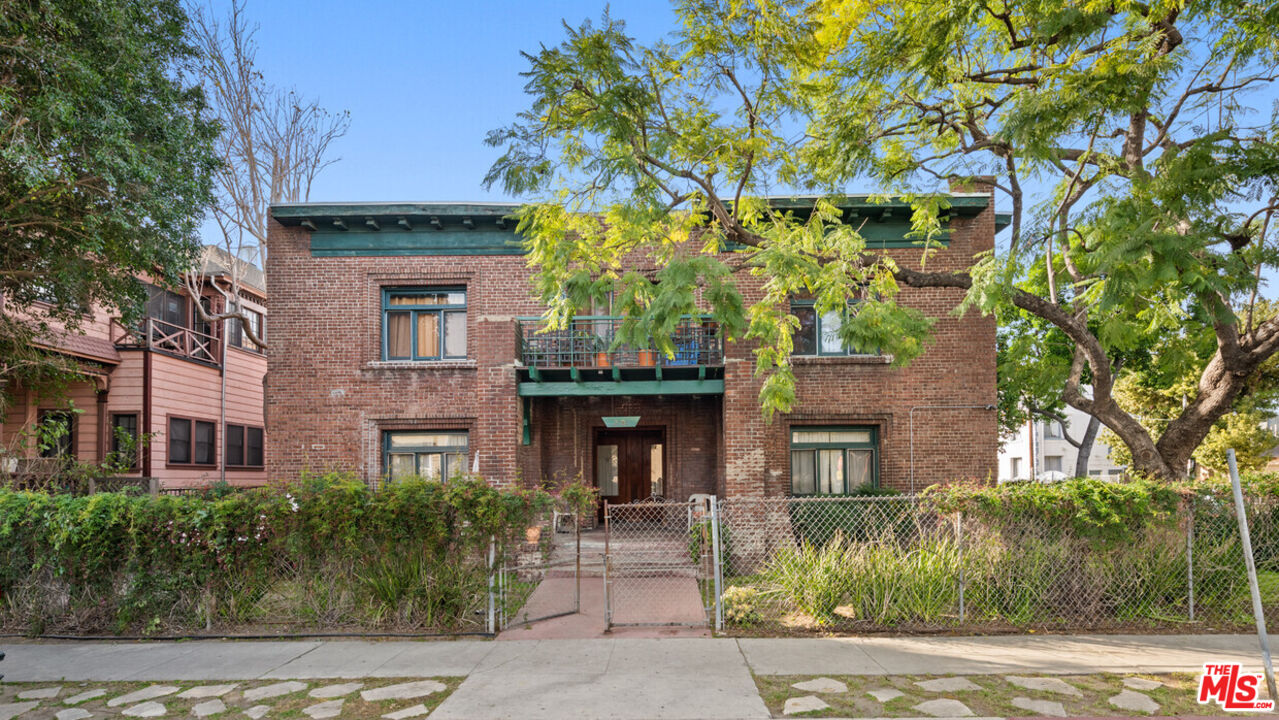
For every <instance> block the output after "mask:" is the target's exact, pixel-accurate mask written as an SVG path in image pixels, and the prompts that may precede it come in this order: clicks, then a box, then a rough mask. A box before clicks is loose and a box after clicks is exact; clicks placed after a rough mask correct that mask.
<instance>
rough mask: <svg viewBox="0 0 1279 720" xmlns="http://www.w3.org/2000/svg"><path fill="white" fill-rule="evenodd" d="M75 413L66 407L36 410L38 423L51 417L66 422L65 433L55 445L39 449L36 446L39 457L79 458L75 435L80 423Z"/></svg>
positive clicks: (42, 423) (41, 423)
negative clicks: (46, 448)
mask: <svg viewBox="0 0 1279 720" xmlns="http://www.w3.org/2000/svg"><path fill="white" fill-rule="evenodd" d="M77 414H78V413H76V412H75V411H73V410H70V409H67V408H50V409H47V410H46V409H41V410H39V411H38V413H37V414H36V422H37V423H38V424H40V425H44V424H45V423H46V422H48V421H49V420H51V419H53V418H60V419H63V420H65V421H66V423H67V434H66V435H64V436H62V437H61V438H60V439H59V441H58V445H57V447H55V448H50V449H49V450H41V449H39V448H37V454H38V456H39V457H42V458H46V459H55V458H69V459H72V460H77V459H79V457H80V454H79V452H78V448H77V444H76V440H78V439H79V438H78V437H77V431H78V430H79V425H80V423H79V422H78V420H77V419H76V416H77Z"/></svg>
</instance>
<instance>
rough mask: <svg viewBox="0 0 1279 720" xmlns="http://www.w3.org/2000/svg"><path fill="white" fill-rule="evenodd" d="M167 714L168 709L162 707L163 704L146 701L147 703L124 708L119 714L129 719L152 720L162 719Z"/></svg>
mask: <svg viewBox="0 0 1279 720" xmlns="http://www.w3.org/2000/svg"><path fill="white" fill-rule="evenodd" d="M168 712H169V709H168V708H166V707H165V706H164V703H158V702H155V701H153V700H148V701H147V702H144V703H141V704H138V705H134V706H133V707H130V708H125V709H124V712H122V713H120V714H121V715H127V716H129V717H140V718H153V717H164V716H165V715H166V714H167V713H168Z"/></svg>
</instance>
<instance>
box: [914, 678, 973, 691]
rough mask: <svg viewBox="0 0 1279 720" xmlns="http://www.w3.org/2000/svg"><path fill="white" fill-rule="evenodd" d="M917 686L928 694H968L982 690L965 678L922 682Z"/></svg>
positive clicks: (917, 683)
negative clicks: (970, 691) (971, 691)
mask: <svg viewBox="0 0 1279 720" xmlns="http://www.w3.org/2000/svg"><path fill="white" fill-rule="evenodd" d="M915 684H916V685H918V686H919V687H921V688H923V689H925V690H927V691H928V692H968V691H969V690H981V686H980V685H978V684H977V683H975V682H973V681H972V680H969V679H968V678H963V677H948V678H937V679H936V680H920V681H918V682H916V683H915Z"/></svg>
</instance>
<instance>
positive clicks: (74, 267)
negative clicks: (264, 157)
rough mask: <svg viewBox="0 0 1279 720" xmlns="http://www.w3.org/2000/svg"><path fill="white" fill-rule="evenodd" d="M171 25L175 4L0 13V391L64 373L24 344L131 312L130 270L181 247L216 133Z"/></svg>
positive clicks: (205, 189) (176, 255)
mask: <svg viewBox="0 0 1279 720" xmlns="http://www.w3.org/2000/svg"><path fill="white" fill-rule="evenodd" d="M186 29H187V17H186V15H185V13H184V12H183V9H182V5H181V3H180V2H178V0H119V1H118V2H105V1H97V2H85V1H83V0H14V1H13V2H7V3H5V4H4V5H3V8H2V9H0V136H2V137H0V194H2V195H3V197H2V198H0V239H2V240H0V297H3V305H2V306H0V386H3V387H5V388H6V391H3V392H7V389H8V388H11V387H13V385H12V383H13V382H14V381H16V382H17V383H20V384H22V385H25V386H28V387H38V386H43V385H47V384H49V383H56V382H57V381H58V380H66V379H67V378H69V377H72V376H74V374H75V372H76V366H75V365H74V364H73V363H72V362H71V361H69V360H67V359H66V358H62V357H59V356H56V355H52V354H49V353H45V352H42V351H40V350H38V349H36V348H35V347H34V345H33V343H35V341H37V340H38V339H39V338H41V337H44V336H47V334H48V333H49V332H50V331H51V328H63V327H65V328H66V329H67V330H68V331H70V332H75V331H76V330H77V329H78V328H80V327H81V325H82V323H83V319H84V317H85V315H84V312H85V310H86V309H88V308H92V307H103V308H106V309H107V310H108V311H110V312H119V313H121V314H122V315H124V316H126V317H129V318H136V317H137V315H138V313H139V312H140V310H141V306H142V303H143V302H144V300H145V293H144V289H143V285H142V283H141V281H140V280H139V279H138V278H139V277H140V276H143V275H149V276H156V275H163V274H164V273H167V272H175V271H176V269H178V268H183V267H189V265H190V262H191V261H192V259H193V258H194V257H195V252H196V250H197V248H198V247H199V245H198V243H197V242H196V229H197V227H198V225H199V222H200V217H201V214H202V209H203V208H204V207H205V206H207V204H208V202H209V200H210V198H211V196H212V192H211V187H212V185H211V174H212V172H213V170H214V168H215V167H216V166H217V160H216V158H215V156H214V153H213V138H214V137H215V136H216V133H217V129H216V125H215V124H214V123H213V122H212V121H211V120H210V119H209V118H207V117H206V115H205V110H206V104H205V100H204V95H203V93H202V92H201V90H200V88H199V86H198V85H196V84H194V83H192V82H190V81H189V74H188V73H189V71H190V69H191V64H192V62H193V60H194V58H195V53H194V48H192V46H191V45H190V43H189V42H188V41H187V39H186V35H185V32H186ZM169 279H170V280H176V272H175V274H174V276H173V277H171V278H169ZM3 392H0V395H3ZM6 399H7V398H6Z"/></svg>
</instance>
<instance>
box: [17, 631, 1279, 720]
mask: <svg viewBox="0 0 1279 720" xmlns="http://www.w3.org/2000/svg"><path fill="white" fill-rule="evenodd" d="M0 649H3V650H4V651H5V652H7V653H8V658H7V659H6V660H5V661H4V662H3V663H0V672H2V673H3V674H4V675H5V679H6V680H8V681H15V682H16V681H54V680H67V681H110V680H147V681H162V680H175V681H176V680H201V681H203V680H209V681H213V680H255V679H281V680H285V679H322V678H378V677H404V678H416V677H422V678H425V677H465V678H466V679H465V680H464V681H463V682H462V684H461V686H460V687H459V688H458V689H457V690H456V691H455V692H454V693H453V694H452V695H451V696H450V697H449V698H448V699H447V700H445V702H444V703H443V704H442V705H441V706H440V707H439V708H438V709H436V711H435V712H434V713H432V715H431V717H432V718H441V719H445V720H447V719H448V718H454V719H462V718H508V717H509V718H530V719H536V718H548V719H549V718H562V717H582V718H585V717H616V718H766V717H768V716H769V714H768V710H767V709H766V708H765V707H764V703H763V701H762V700H761V699H760V697H759V695H758V693H757V691H756V688H755V684H754V680H753V679H752V673H754V674H756V675H818V674H820V675H913V674H921V675H922V674H928V675H942V674H956V675H968V674H974V675H975V674H995V673H1025V674H1072V673H1098V672H1130V673H1131V672H1159V673H1164V672H1197V671H1198V670H1200V669H1201V666H1202V665H1203V663H1204V662H1206V661H1216V662H1221V661H1224V662H1241V663H1243V664H1245V665H1247V666H1253V667H1255V666H1259V665H1260V659H1259V653H1258V651H1257V645H1256V639H1255V638H1254V637H1252V636H1248V635H1162V636H1132V635H1092V636H1088V635H1077V636H1025V635H1022V636H1002V637H906V638H879V637H871V638H797V639H740V640H735V639H688V638H661V639H632V638H625V639H604V640H513V641H509V642H490V641H483V640H456V641H438V642H418V641H385V642H369V641H328V642H320V641H279V642H262V641H243V642H241V641H195V642H176V643H175V642H156V643H105V642H36V643H29V642H7V643H3V644H0Z"/></svg>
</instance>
